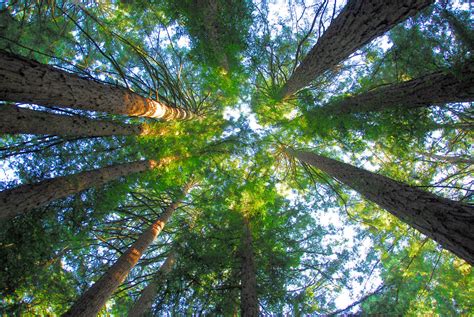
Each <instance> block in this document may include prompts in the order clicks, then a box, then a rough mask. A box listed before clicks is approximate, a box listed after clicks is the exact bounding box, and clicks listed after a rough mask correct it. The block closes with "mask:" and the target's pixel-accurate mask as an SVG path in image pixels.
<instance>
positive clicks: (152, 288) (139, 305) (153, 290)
mask: <svg viewBox="0 0 474 317" xmlns="http://www.w3.org/2000/svg"><path fill="white" fill-rule="evenodd" d="M175 261H176V253H174V252H171V253H170V255H168V257H167V258H166V260H165V262H164V263H163V264H162V265H161V267H160V269H159V271H158V273H157V276H154V277H153V278H152V280H151V281H150V282H149V283H148V285H147V286H146V287H145V288H144V289H143V291H142V293H141V294H140V297H139V298H138V299H137V300H136V301H135V303H134V304H133V306H132V309H130V311H129V312H128V317H141V316H145V315H146V314H147V313H149V312H150V311H151V307H152V305H153V301H154V299H155V298H156V295H157V293H158V286H159V285H160V284H161V282H162V280H163V278H164V276H165V275H167V274H168V273H169V272H171V269H172V268H173V265H174V263H175Z"/></svg>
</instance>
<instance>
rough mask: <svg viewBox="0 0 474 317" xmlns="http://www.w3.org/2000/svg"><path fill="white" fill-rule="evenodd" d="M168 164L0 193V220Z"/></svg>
mask: <svg viewBox="0 0 474 317" xmlns="http://www.w3.org/2000/svg"><path fill="white" fill-rule="evenodd" d="M167 161H169V159H162V160H160V161H153V160H143V161H136V162H131V163H124V164H116V165H112V166H107V167H103V168H99V169H95V170H91V171H85V172H81V173H78V174H74V175H69V176H61V177H57V178H52V179H47V180H44V181H41V182H39V183H36V184H25V185H21V186H18V187H15V188H12V189H7V190H4V191H2V192H0V202H1V205H0V219H2V220H4V219H8V218H11V217H14V216H16V215H19V214H22V213H24V212H26V211H29V210H31V209H34V208H38V207H41V206H44V205H46V204H48V203H49V202H51V201H53V200H56V199H60V198H63V197H66V196H68V195H71V194H74V193H78V192H81V191H83V190H85V189H87V188H89V187H93V186H100V185H103V184H105V183H107V182H109V181H111V180H114V179H117V178H120V177H123V176H127V175H130V174H134V173H139V172H144V171H146V170H149V169H152V168H156V167H159V166H162V165H163V164H166V162H167Z"/></svg>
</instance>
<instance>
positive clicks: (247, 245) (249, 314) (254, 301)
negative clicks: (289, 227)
mask: <svg viewBox="0 0 474 317" xmlns="http://www.w3.org/2000/svg"><path fill="white" fill-rule="evenodd" d="M252 243H253V242H252V232H251V231H250V224H249V220H248V218H247V217H246V216H244V219H243V232H242V248H241V261H242V263H241V271H240V274H241V293H240V314H241V316H242V317H256V316H258V298H257V278H256V269H255V259H254V254H253V247H252Z"/></svg>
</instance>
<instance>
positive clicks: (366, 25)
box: [280, 0, 434, 98]
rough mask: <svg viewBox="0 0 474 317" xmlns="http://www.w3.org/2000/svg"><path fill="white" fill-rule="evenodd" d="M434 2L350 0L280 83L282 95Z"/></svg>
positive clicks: (286, 94) (289, 93) (284, 96)
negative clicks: (285, 79)
mask: <svg viewBox="0 0 474 317" xmlns="http://www.w3.org/2000/svg"><path fill="white" fill-rule="evenodd" d="M433 2H434V1H433V0H391V1H386V0H349V1H348V3H347V5H346V6H345V8H344V9H342V11H341V13H340V14H339V15H338V16H337V17H336V19H334V21H333V22H332V23H331V25H330V26H329V27H328V29H327V30H326V32H324V34H323V35H322V36H321V38H320V39H319V40H318V42H317V43H316V45H315V46H314V47H313V48H312V49H311V50H310V52H309V53H308V55H307V56H306V57H305V58H304V59H303V61H302V62H301V64H300V65H299V66H298V67H297V68H296V70H295V71H294V73H293V74H292V75H291V77H290V79H289V80H288V81H287V83H286V84H285V85H284V86H283V88H282V90H281V92H280V94H281V97H282V98H286V97H289V96H291V95H293V94H294V93H296V92H297V91H298V90H300V89H302V88H304V87H305V86H307V85H309V83H310V82H311V81H312V80H313V79H315V78H316V77H318V76H320V75H321V74H323V73H324V72H325V71H327V70H329V69H331V68H333V67H334V66H336V65H337V64H338V63H340V62H342V61H343V60H345V59H346V58H348V57H349V55H351V54H352V53H353V52H355V51H356V50H358V49H360V48H362V47H363V46H364V45H365V44H367V43H369V42H370V41H371V40H373V39H374V38H376V37H378V36H380V35H383V34H384V33H385V32H387V31H388V30H390V29H391V28H392V27H394V26H395V25H397V24H398V23H400V22H402V21H404V20H405V19H407V18H408V17H410V16H413V15H415V14H416V13H417V12H418V11H420V10H421V9H423V8H425V7H427V6H428V5H430V4H431V3H433Z"/></svg>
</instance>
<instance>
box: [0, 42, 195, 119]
mask: <svg viewBox="0 0 474 317" xmlns="http://www.w3.org/2000/svg"><path fill="white" fill-rule="evenodd" d="M0 100H3V101H12V102H21V103H34V104H37V105H42V106H57V107H66V108H75V109H83V110H92V111H102V112H108V113H114V114H123V115H129V116H141V117H150V118H159V119H163V120H178V119H188V118H190V117H191V113H190V112H188V111H186V110H184V109H177V108H172V107H170V106H168V105H166V104H164V103H163V102H160V101H156V100H153V99H149V98H145V97H142V96H140V95H138V94H136V93H134V92H132V91H130V90H128V89H125V88H121V87H116V86H112V85H109V84H105V83H101V82H98V81H95V80H92V79H86V78H82V77H79V76H77V75H75V74H71V73H68V72H66V71H63V70H59V69H56V68H54V67H51V66H49V65H44V64H40V63H38V62H36V61H33V60H28V59H25V58H22V57H20V56H16V55H12V54H8V53H5V52H1V51H0Z"/></svg>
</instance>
